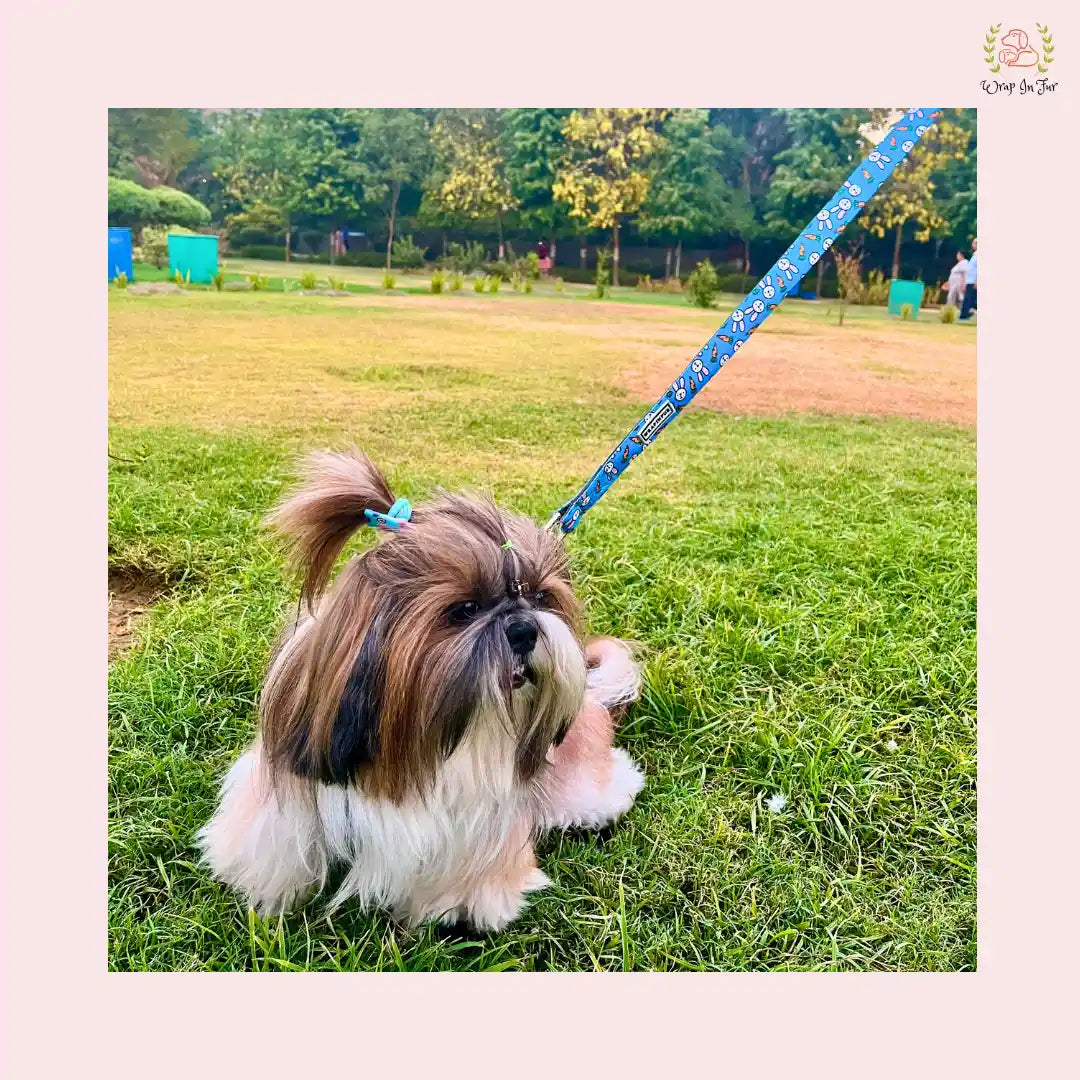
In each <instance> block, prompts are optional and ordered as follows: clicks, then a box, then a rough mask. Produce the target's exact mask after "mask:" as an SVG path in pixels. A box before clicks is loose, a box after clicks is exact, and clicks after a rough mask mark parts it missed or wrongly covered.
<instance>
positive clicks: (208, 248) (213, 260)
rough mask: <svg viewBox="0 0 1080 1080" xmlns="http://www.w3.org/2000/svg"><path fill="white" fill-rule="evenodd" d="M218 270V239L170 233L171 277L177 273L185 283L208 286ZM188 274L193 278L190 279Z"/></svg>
mask: <svg viewBox="0 0 1080 1080" xmlns="http://www.w3.org/2000/svg"><path fill="white" fill-rule="evenodd" d="M217 268H218V238H217V237H216V236H202V235H195V234H192V233H169V277H175V276H176V273H177V271H179V272H180V276H181V277H182V278H183V279H184V280H185V281H193V282H195V281H197V282H201V283H202V284H204V285H208V284H209V283H210V281H211V280H212V278H213V276H214V275H215V274H216V273H217ZM188 274H190V275H191V277H190V278H189V277H188Z"/></svg>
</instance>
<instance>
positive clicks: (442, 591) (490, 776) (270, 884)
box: [199, 451, 643, 930]
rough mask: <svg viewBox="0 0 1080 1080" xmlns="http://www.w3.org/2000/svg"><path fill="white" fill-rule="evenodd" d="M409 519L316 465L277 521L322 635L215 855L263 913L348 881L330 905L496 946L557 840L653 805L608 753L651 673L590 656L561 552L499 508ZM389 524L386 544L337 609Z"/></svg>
mask: <svg viewBox="0 0 1080 1080" xmlns="http://www.w3.org/2000/svg"><path fill="white" fill-rule="evenodd" d="M402 503H404V500H401V501H400V502H399V503H396V502H395V499H394V496H393V494H392V493H391V491H390V489H389V487H388V486H387V483H386V480H385V479H384V478H383V477H382V475H381V474H380V473H379V471H378V470H377V469H376V468H375V466H374V465H373V464H372V463H371V461H370V460H368V458H367V457H366V456H364V455H363V454H361V453H359V452H358V451H355V452H353V453H350V454H315V455H313V456H312V457H311V459H310V462H309V465H308V471H307V476H306V479H305V481H304V482H303V483H302V485H301V486H300V487H299V488H298V489H297V490H296V491H295V492H294V493H293V494H292V495H291V497H289V498H288V499H287V500H286V501H285V502H284V503H283V504H282V505H281V506H279V507H278V509H277V510H276V511H274V513H273V514H271V516H270V518H269V523H270V524H271V525H272V526H273V527H275V528H276V530H277V531H278V532H279V533H280V534H282V535H283V536H284V538H285V539H286V541H287V543H288V545H289V547H290V549H291V554H292V556H293V560H294V563H295V565H296V566H297V567H298V568H299V569H300V571H301V572H302V575H303V589H302V596H303V598H304V600H305V601H306V605H307V613H306V614H305V615H304V616H303V617H302V618H298V619H297V620H296V623H295V625H294V626H292V627H291V628H290V630H289V631H288V632H287V633H286V634H285V636H284V637H283V638H282V640H281V642H280V643H279V645H278V648H277V651H276V654H275V656H274V658H273V660H272V663H271V666H270V671H269V674H268V676H267V679H266V684H265V686H264V687H263V691H262V696H261V701H260V730H259V734H258V736H257V738H256V739H255V741H254V743H253V745H252V746H251V747H250V748H249V749H248V750H247V752H246V753H244V755H243V756H242V757H241V758H240V759H239V761H237V762H236V764H235V765H234V766H233V767H232V769H231V771H230V772H229V774H228V776H227V777H226V779H225V782H224V785H223V788H222V794H221V802H220V806H219V808H218V810H217V813H216V814H215V816H214V817H213V819H212V820H211V821H210V823H209V824H208V825H206V826H205V828H203V829H202V830H201V832H200V834H199V842H200V845H201V848H202V851H203V854H204V857H205V859H206V861H207V862H208V863H209V865H210V867H211V869H212V871H213V872H214V874H215V876H216V877H217V878H219V879H220V880H221V881H223V882H226V883H227V884H229V885H231V886H233V887H235V888H236V889H237V890H238V891H239V892H240V893H241V894H242V895H243V896H244V897H245V899H246V900H247V901H248V902H249V903H250V904H251V905H252V906H253V907H255V908H256V909H257V910H259V911H260V912H263V913H277V912H280V911H282V910H285V909H287V908H289V907H291V906H293V905H296V904H298V903H301V902H303V901H304V900H305V899H307V898H308V897H309V896H311V895H312V894H314V893H316V892H318V891H320V890H321V889H323V887H324V886H325V885H326V884H327V881H328V879H329V877H330V875H331V873H332V872H334V871H335V870H337V869H340V870H342V871H343V877H342V880H341V884H340V886H339V888H338V889H337V891H336V893H335V894H334V896H333V897H332V899H331V905H336V904H338V903H341V902H342V901H344V900H346V899H347V898H349V897H357V898H358V899H359V901H360V903H361V904H362V905H364V906H365V907H371V906H379V907H384V908H387V909H389V910H390V911H391V912H392V913H393V914H394V915H395V916H396V917H397V918H399V919H401V920H402V921H404V922H406V923H409V924H417V923H421V922H425V921H429V920H437V921H439V922H443V923H457V922H460V921H464V922H468V923H471V924H472V925H473V926H474V927H475V928H477V929H479V930H498V929H500V928H502V927H504V926H506V925H507V924H508V923H509V922H510V921H511V920H512V919H514V918H515V916H517V915H518V913H519V912H520V911H521V909H522V907H523V906H524V898H525V895H526V894H527V893H530V892H534V891H536V890H538V889H542V888H544V886H545V885H547V884H548V879H547V877H546V875H545V874H544V873H543V872H542V871H541V870H540V869H539V867H538V866H537V863H536V857H535V854H534V851H533V843H534V841H535V840H536V839H537V838H538V837H539V836H540V835H541V834H543V833H544V832H545V831H546V830H549V829H553V828H565V827H568V826H583V827H600V826H602V825H604V824H606V823H608V822H611V821H613V820H615V819H616V818H617V817H619V815H621V814H622V813H624V812H625V811H626V810H627V809H628V808H629V807H630V805H631V804H632V802H633V801H634V796H635V795H636V794H637V793H638V791H639V790H640V789H641V786H642V783H643V779H642V775H641V773H640V771H639V770H638V769H637V768H636V767H635V765H634V763H633V762H632V761H631V759H630V757H629V756H628V755H627V754H626V752H625V751H623V750H620V749H617V748H614V747H613V746H612V738H613V734H614V721H613V710H617V709H618V708H619V707H620V706H624V705H626V704H628V703H629V702H631V701H633V700H635V699H636V697H637V696H638V692H639V688H640V679H639V673H638V668H637V666H636V664H635V663H634V661H633V660H632V658H631V655H630V653H629V651H628V649H627V648H626V647H625V646H624V645H623V644H622V643H621V642H618V641H616V640H614V639H611V638H599V639H594V640H592V641H590V642H588V643H587V644H583V642H582V639H581V637H580V626H581V611H580V606H579V603H578V601H577V598H576V597H575V595H574V593H573V591H572V589H571V586H570V578H569V572H568V567H567V559H566V554H565V550H564V548H563V543H562V540H561V538H560V537H557V536H555V535H553V534H552V533H549V532H545V531H544V530H542V529H540V528H538V527H537V526H536V525H535V524H533V523H532V522H531V521H529V520H527V519H525V518H522V517H517V516H514V515H511V514H508V513H505V512H504V511H502V510H500V509H499V508H498V507H496V506H495V505H493V504H491V503H488V502H482V501H475V500H471V499H465V498H462V497H458V496H453V495H447V496H443V497H442V498H441V499H439V501H437V502H434V503H432V504H430V505H426V506H422V507H418V508H417V509H416V510H415V512H412V513H411V517H409V516H408V514H409V512H408V511H407V510H406V511H404V512H401V511H399V506H400V505H401V504H402ZM404 505H405V506H406V507H407V504H404ZM392 508H393V510H394V512H395V514H396V516H392V514H391V511H392ZM373 522H374V523H378V524H380V525H382V526H384V530H385V531H384V532H383V534H382V536H381V539H380V542H379V543H378V544H377V545H376V546H374V547H373V548H370V549H369V550H367V551H365V552H364V553H363V554H361V555H358V556H356V557H354V558H353V559H351V560H350V561H349V562H348V563H347V564H346V566H345V567H344V568H343V569H342V570H341V572H340V573H339V574H338V576H337V578H336V580H335V581H334V583H333V585H332V587H330V588H329V589H327V586H328V583H329V579H330V576H331V571H332V569H333V566H334V564H335V561H336V559H337V557H338V555H339V554H340V553H341V551H342V548H343V547H344V545H345V542H346V541H347V540H348V539H349V537H350V536H351V535H352V534H353V533H354V532H355V531H356V530H357V529H358V528H360V527H361V526H363V525H366V524H369V523H373Z"/></svg>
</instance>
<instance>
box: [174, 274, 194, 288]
mask: <svg viewBox="0 0 1080 1080" xmlns="http://www.w3.org/2000/svg"><path fill="white" fill-rule="evenodd" d="M173 283H174V284H175V285H178V286H179V287H180V288H181V289H183V288H185V287H186V286H188V285H190V284H191V271H190V270H189V271H188V272H187V273H186V274H181V273H180V271H179V270H177V271H176V272H175V273H174V274H173Z"/></svg>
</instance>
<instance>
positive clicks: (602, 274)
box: [595, 248, 611, 300]
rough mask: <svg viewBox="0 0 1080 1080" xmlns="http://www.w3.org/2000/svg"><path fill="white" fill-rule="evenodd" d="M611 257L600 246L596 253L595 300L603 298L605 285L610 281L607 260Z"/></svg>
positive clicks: (605, 290)
mask: <svg viewBox="0 0 1080 1080" xmlns="http://www.w3.org/2000/svg"><path fill="white" fill-rule="evenodd" d="M610 258H611V255H610V254H609V252H608V251H607V250H606V249H604V248H601V250H600V251H598V252H597V253H596V293H595V296H596V298H597V300H603V298H604V294H605V293H606V292H607V287H608V285H609V284H610V283H611V271H610V270H609V269H608V262H609V260H610Z"/></svg>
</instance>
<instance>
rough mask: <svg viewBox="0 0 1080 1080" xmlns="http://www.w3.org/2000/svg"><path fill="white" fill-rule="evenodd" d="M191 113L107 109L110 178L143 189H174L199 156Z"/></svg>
mask: <svg viewBox="0 0 1080 1080" xmlns="http://www.w3.org/2000/svg"><path fill="white" fill-rule="evenodd" d="M193 112H194V110H189V109H110V110H109V175H110V176H117V177H121V178H126V179H128V180H134V181H136V182H138V183H140V184H142V185H143V186H144V187H147V188H150V187H156V186H157V185H159V184H166V185H169V186H174V185H177V184H178V183H179V181H180V178H181V175H182V174H183V173H184V170H185V169H186V168H187V166H188V165H190V164H191V163H192V162H193V161H195V160H196V159H197V158H198V156H199V153H200V146H199V143H198V141H197V140H196V139H195V138H193V128H194V127H196V123H194V121H195V117H194V115H193Z"/></svg>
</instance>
